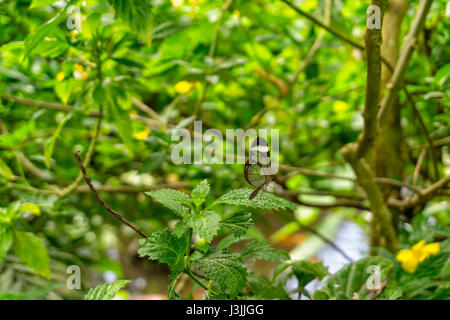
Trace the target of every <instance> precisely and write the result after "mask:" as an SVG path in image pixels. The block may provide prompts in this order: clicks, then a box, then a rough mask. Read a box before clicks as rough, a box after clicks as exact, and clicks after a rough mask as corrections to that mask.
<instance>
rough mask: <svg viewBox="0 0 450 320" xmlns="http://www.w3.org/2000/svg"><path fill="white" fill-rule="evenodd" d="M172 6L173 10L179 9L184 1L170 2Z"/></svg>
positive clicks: (175, 0) (173, 0) (172, 0)
mask: <svg viewBox="0 0 450 320" xmlns="http://www.w3.org/2000/svg"><path fill="white" fill-rule="evenodd" d="M171 2H172V6H174V7H175V8H178V7H181V6H182V5H183V3H184V0H171Z"/></svg>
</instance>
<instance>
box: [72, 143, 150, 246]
mask: <svg viewBox="0 0 450 320" xmlns="http://www.w3.org/2000/svg"><path fill="white" fill-rule="evenodd" d="M78 153H79V151H77V152H75V153H74V156H75V159H77V161H78V166H79V167H80V170H81V173H82V174H83V177H84V180H85V181H86V183H87V185H88V186H89V188H90V189H91V191H92V193H93V194H94V196H95V198H96V199H97V201H98V202H99V203H100V204H101V205H102V206H103V207H104V208H105V209H106V210H108V211H109V212H110V213H111V214H112V215H113V216H114V217H116V218H117V219H119V220H120V221H122V222H123V223H125V224H126V225H127V226H129V227H130V228H131V229H133V230H134V231H135V232H136V233H137V234H139V235H140V236H141V237H143V238H147V235H146V234H145V233H144V232H143V231H142V230H141V229H139V228H138V227H136V226H135V225H133V224H132V223H131V222H129V221H128V220H127V219H125V218H124V217H122V216H121V215H120V214H119V213H117V212H116V211H115V210H114V209H112V208H111V207H110V206H109V205H108V204H107V203H106V202H105V201H104V200H103V199H102V198H100V196H99V195H98V192H97V190H95V188H94V186H93V185H92V182H91V179H90V178H89V176H88V175H87V173H86V168H85V167H84V165H83V162H82V161H81V158H80V156H79V155H78Z"/></svg>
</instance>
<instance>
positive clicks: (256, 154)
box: [244, 137, 273, 200]
mask: <svg viewBox="0 0 450 320" xmlns="http://www.w3.org/2000/svg"><path fill="white" fill-rule="evenodd" d="M268 167H270V151H269V145H268V144H267V141H266V140H265V139H263V138H260V137H258V138H257V139H256V140H255V141H253V143H252V146H251V147H250V153H249V159H248V160H247V161H246V163H245V166H244V178H245V180H246V181H247V183H248V184H250V185H251V186H252V187H255V188H256V189H255V190H254V191H253V192H252V193H251V194H250V196H249V200H252V199H254V198H255V197H256V196H257V195H258V193H259V192H260V191H261V190H263V189H265V188H266V187H267V186H268V185H269V183H270V182H271V181H272V178H273V177H272V176H271V175H268V174H266V172H265V171H264V169H265V168H268Z"/></svg>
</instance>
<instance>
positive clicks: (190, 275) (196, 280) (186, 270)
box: [184, 269, 209, 291]
mask: <svg viewBox="0 0 450 320" xmlns="http://www.w3.org/2000/svg"><path fill="white" fill-rule="evenodd" d="M184 273H186V274H187V275H188V276H189V277H191V279H192V280H194V281H195V282H196V283H197V284H198V285H199V286H200V287H202V288H203V289H205V290H207V291H208V290H209V288H208V286H207V285H205V284H204V283H203V282H201V280H200V279H199V278H197V276H196V275H195V274H193V273H192V272H191V270H189V269H185V270H184Z"/></svg>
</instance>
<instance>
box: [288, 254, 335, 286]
mask: <svg viewBox="0 0 450 320" xmlns="http://www.w3.org/2000/svg"><path fill="white" fill-rule="evenodd" d="M292 272H293V273H294V275H295V277H296V278H297V280H298V286H299V287H300V288H304V287H305V286H306V285H307V284H308V283H310V282H311V281H313V280H314V279H318V280H322V279H323V278H324V277H326V276H327V275H328V268H327V267H325V266H324V265H323V263H322V262H317V263H312V262H310V261H305V260H302V261H295V262H294V263H292Z"/></svg>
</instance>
